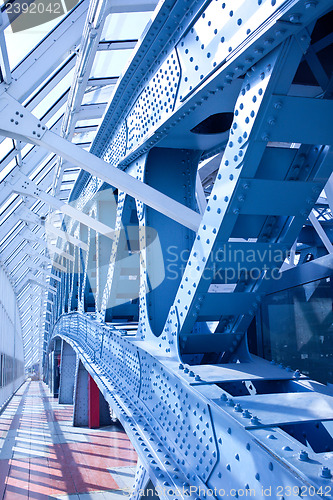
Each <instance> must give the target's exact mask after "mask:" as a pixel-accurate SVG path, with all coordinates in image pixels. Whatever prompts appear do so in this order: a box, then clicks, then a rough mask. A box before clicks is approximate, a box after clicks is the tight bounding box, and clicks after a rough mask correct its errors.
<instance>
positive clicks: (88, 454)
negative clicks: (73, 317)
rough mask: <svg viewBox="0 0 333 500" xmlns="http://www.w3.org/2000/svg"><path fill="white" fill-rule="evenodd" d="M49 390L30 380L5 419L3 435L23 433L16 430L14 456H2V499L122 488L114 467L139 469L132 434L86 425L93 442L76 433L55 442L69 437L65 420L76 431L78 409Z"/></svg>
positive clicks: (1, 424)
mask: <svg viewBox="0 0 333 500" xmlns="http://www.w3.org/2000/svg"><path fill="white" fill-rule="evenodd" d="M47 394H48V389H47V387H46V386H45V385H44V384H42V383H39V382H32V383H30V384H26V385H25V386H24V387H23V389H22V391H20V393H19V394H17V395H16V396H15V397H14V399H13V400H12V403H11V404H12V406H11V409H10V412H9V413H8V412H7V414H6V418H5V416H4V415H3V416H1V417H0V435H1V436H2V437H5V436H6V434H7V432H8V430H11V431H17V432H16V433H15V432H12V433H11V434H12V435H14V437H15V434H16V438H17V441H16V442H14V441H13V440H12V441H11V443H13V444H15V447H16V451H15V455H14V458H11V459H8V460H5V459H3V460H1V459H0V498H3V499H5V500H15V499H20V500H23V499H26V500H28V499H31V500H32V499H34V500H46V499H48V498H49V495H54V496H56V495H64V494H67V495H70V494H73V493H85V492H93V491H101V490H110V489H119V487H118V485H117V483H116V482H115V480H114V479H113V477H112V475H111V473H110V472H109V471H108V469H109V468H112V467H122V466H125V467H128V466H132V467H133V466H135V464H136V461H137V455H136V452H135V450H134V448H133V447H132V445H131V443H130V441H129V439H128V437H127V436H126V434H125V433H124V432H123V431H121V430H120V429H119V430H112V429H101V430H94V431H88V432H87V429H84V430H82V432H83V433H84V435H85V438H87V439H88V441H89V442H82V438H81V436H80V434H81V433H80V432H78V433H77V432H73V433H72V434H71V436H70V442H62V443H61V444H55V443H53V439H52V438H55V437H56V438H57V439H58V438H60V441H61V440H63V439H64V437H63V436H62V432H63V431H62V429H63V427H62V426H63V425H64V424H65V429H66V433H68V432H70V428H71V427H70V425H67V423H68V424H70V423H71V422H72V417H73V407H72V405H63V406H62V405H61V406H59V405H58V404H57V401H56V400H55V399H54V398H53V397H51V396H48V395H47ZM7 409H8V408H7ZM15 411H16V413H15V415H14V412H15ZM57 423H58V424H59V425H57ZM66 435H67V434H66ZM13 451H14V450H13ZM21 454H22V457H21V456H20V455H21ZM34 454H36V455H38V454H40V456H34Z"/></svg>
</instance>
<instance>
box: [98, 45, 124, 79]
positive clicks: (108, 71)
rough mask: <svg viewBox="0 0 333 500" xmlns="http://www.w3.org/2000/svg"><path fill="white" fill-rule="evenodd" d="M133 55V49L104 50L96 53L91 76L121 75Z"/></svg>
mask: <svg viewBox="0 0 333 500" xmlns="http://www.w3.org/2000/svg"><path fill="white" fill-rule="evenodd" d="M131 55H132V50H117V51H114V52H112V51H111V53H110V52H109V51H102V52H98V53H97V54H96V57H95V60H94V64H93V67H92V70H91V78H100V77H103V76H110V75H111V76H119V75H120V74H121V73H122V71H123V69H124V68H125V66H126V64H127V61H128V60H129V58H130V57H131Z"/></svg>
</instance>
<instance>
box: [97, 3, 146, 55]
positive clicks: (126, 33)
mask: <svg viewBox="0 0 333 500" xmlns="http://www.w3.org/2000/svg"><path fill="white" fill-rule="evenodd" d="M150 17H151V12H130V13H129V12H126V13H120V14H111V15H109V16H108V18H107V19H106V21H105V24H104V28H103V31H102V36H101V40H133V39H137V38H139V37H140V36H141V34H142V32H143V30H144V29H145V27H146V25H147V23H148V21H149V19H150ZM119 52H122V51H119Z"/></svg>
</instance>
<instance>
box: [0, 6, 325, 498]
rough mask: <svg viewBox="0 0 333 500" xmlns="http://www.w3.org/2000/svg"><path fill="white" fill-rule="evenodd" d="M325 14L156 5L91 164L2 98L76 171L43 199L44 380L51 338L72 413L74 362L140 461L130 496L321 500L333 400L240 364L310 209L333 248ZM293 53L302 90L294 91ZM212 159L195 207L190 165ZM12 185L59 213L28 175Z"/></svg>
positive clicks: (29, 131) (260, 365)
mask: <svg viewBox="0 0 333 500" xmlns="http://www.w3.org/2000/svg"><path fill="white" fill-rule="evenodd" d="M330 9H332V1H330V0H318V1H313V0H294V1H292V0H290V1H283V0H277V1H275V0H272V1H267V0H266V1H260V0H259V1H258V2H243V3H242V2H237V3H235V2H229V1H227V2H223V1H222V0H211V1H209V2H206V1H205V2H204V1H201V0H189V1H187V2H185V1H182V0H178V1H176V0H165V1H164V2H162V3H161V4H159V7H158V9H157V11H156V12H155V15H154V19H153V22H152V24H151V25H150V27H149V29H148V31H147V33H146V35H145V37H144V38H143V40H142V41H141V44H140V46H139V48H138V49H137V50H136V51H135V53H134V56H133V58H132V61H131V64H130V65H129V67H128V69H127V71H126V73H125V74H124V76H123V78H122V79H121V80H120V81H119V82H118V83H117V86H116V90H115V93H114V96H113V99H112V101H111V103H110V105H109V107H108V109H107V111H106V114H105V117H104V120H103V123H102V125H101V127H100V128H99V130H98V132H97V135H96V139H95V142H94V144H93V146H92V149H91V152H90V153H88V152H87V151H84V150H82V149H80V148H79V147H78V146H75V145H73V144H72V143H70V142H69V141H67V140H66V139H64V138H60V137H58V136H57V135H56V134H54V133H53V132H52V131H51V130H48V129H47V127H46V125H45V123H44V122H43V121H42V120H38V119H37V118H35V117H34V116H33V115H32V114H31V113H30V112H29V110H27V109H26V108H24V107H23V106H22V105H21V104H20V103H19V102H18V101H19V100H16V99H14V97H13V96H9V95H7V94H6V93H5V92H3V93H2V94H1V96H0V108H1V112H2V122H1V125H0V127H1V133H2V134H4V135H7V136H9V137H12V138H14V139H16V140H22V141H25V142H31V143H33V144H35V145H38V146H41V147H42V148H45V149H47V150H49V151H51V152H53V153H57V154H58V155H59V156H60V157H61V158H62V159H67V160H68V161H70V162H71V163H72V164H74V165H76V166H78V167H81V168H82V169H83V170H84V171H85V172H84V173H82V174H81V175H80V177H79V181H78V182H77V184H76V187H75V189H74V191H73V193H72V198H71V199H70V204H68V205H64V204H63V203H62V204H61V203H60V202H58V205H56V206H57V208H59V209H60V210H62V211H63V213H64V214H66V216H65V217H64V219H63V227H62V229H61V230H65V229H66V230H67V231H68V232H69V233H70V236H71V239H68V240H67V241H66V242H64V243H63V244H62V247H61V249H62V250H63V252H64V254H63V256H60V258H59V259H58V260H57V264H58V267H56V266H55V267H53V274H54V276H55V278H53V281H52V282H51V286H53V287H54V290H55V291H56V293H55V294H54V295H55V296H54V299H53V298H52V300H50V310H49V314H48V322H47V326H46V333H45V343H44V349H45V352H46V351H48V353H49V354H48V355H47V356H45V369H46V371H47V366H48V367H52V366H54V362H52V359H53V358H52V356H54V352H56V353H57V354H58V353H60V347H59V346H60V339H62V341H63V343H62V348H61V349H62V352H66V361H65V360H64V366H65V363H67V364H66V370H65V371H64V373H65V372H66V373H71V377H72V380H73V384H72V385H70V386H69V385H68V380H67V381H66V382H62V380H60V391H61V387H62V385H61V384H62V383H63V384H66V389H65V388H63V391H65V393H66V396H64V397H65V399H66V401H68V397H69V396H70V394H69V396H68V391H69V392H70V391H71V390H72V389H71V387H74V393H73V397H74V401H75V410H74V413H75V418H76V419H77V420H76V421H81V420H80V415H79V414H80V412H81V411H82V412H86V411H87V410H86V408H84V409H83V404H82V397H83V396H82V394H83V395H85V394H86V393H85V391H84V390H83V389H82V387H83V386H84V384H86V380H87V377H86V374H85V372H84V370H86V371H88V372H89V374H90V375H91V376H92V377H93V379H94V380H95V382H96V383H97V385H98V387H99V389H100V392H101V394H103V396H104V398H105V400H106V401H107V402H108V403H109V404H110V406H111V407H112V409H113V411H114V412H115V413H116V414H117V416H118V418H119V419H120V420H121V422H122V423H123V425H124V427H125V429H126V431H127V432H128V434H129V436H130V438H131V440H132V442H133V444H134V446H135V447H136V449H137V451H138V454H139V458H140V463H139V467H138V476H137V485H141V486H142V487H145V486H147V484H148V481H149V480H150V481H152V483H153V484H154V486H155V487H157V488H158V490H159V496H160V497H161V498H170V497H174V498H183V497H187V496H188V497H193V498H205V497H207V496H214V497H216V498H226V497H228V496H235V497H239V496H245V495H247V491H248V492H253V491H254V492H255V494H254V495H255V496H257V497H259V498H263V497H265V496H272V497H273V498H285V497H287V496H292V497H295V498H296V497H297V498H298V497H299V496H303V497H304V498H310V497H312V496H317V497H320V496H323V495H324V496H333V490H332V476H331V472H330V469H332V468H333V457H332V451H333V446H332V443H333V436H332V429H331V427H330V425H331V424H332V420H333V399H332V391H331V390H330V389H329V388H327V387H326V386H323V385H321V384H318V383H316V382H314V381H311V380H308V378H307V377H305V376H304V375H302V374H301V373H299V371H298V370H291V369H290V368H285V367H282V366H276V365H275V363H274V362H272V363H269V362H267V361H264V360H262V359H260V358H257V357H255V356H253V355H250V353H249V351H248V347H247V340H246V333H247V329H248V327H249V325H250V323H251V321H252V319H253V317H254V315H255V312H256V310H257V308H258V306H259V304H260V301H261V297H262V295H263V294H264V291H265V284H266V282H267V280H274V279H279V270H280V268H281V266H282V264H283V263H284V262H285V260H286V257H287V256H288V252H289V251H290V249H292V254H293V255H294V254H295V248H296V247H295V241H296V239H297V237H298V235H299V233H300V231H301V229H302V227H303V225H304V223H305V222H306V220H307V219H308V218H310V220H311V222H312V223H313V224H314V226H315V227H316V230H317V231H318V233H319V234H321V238H322V240H323V242H324V245H325V247H326V248H327V250H328V251H330V252H331V243H330V241H329V239H328V238H327V236H326V235H324V234H323V229H322V228H321V227H319V226H318V225H317V223H316V220H315V219H314V215H313V212H312V210H313V207H314V206H315V204H316V201H317V199H318V197H319V196H320V194H321V192H322V190H323V189H324V187H325V185H326V183H327V181H328V180H329V178H330V176H331V174H332V160H331V153H330V146H331V144H332V140H333V132H332V127H331V116H332V112H333V101H332V100H331V90H330V89H331V80H330V79H329V78H328V77H327V78H324V77H323V72H322V71H321V70H318V61H317V59H316V54H315V51H314V47H313V46H312V43H311V33H312V30H313V28H314V26H315V23H316V22H317V21H318V20H319V19H320V18H321V17H322V16H324V15H326V14H327V12H329V11H330ZM304 58H305V59H306V60H307V61H308V62H309V65H310V67H312V68H313V71H314V73H315V76H316V75H317V76H316V78H317V80H318V89H317V90H318V93H317V94H315V97H314V94H313V93H312V94H311V95H309V89H308V88H307V87H306V88H300V87H302V86H300V85H297V84H296V83H295V75H296V74H297V71H298V69H299V67H300V64H301V63H302V61H303V60H304ZM312 124H313V125H312ZM295 145H297V147H296V146H295ZM218 153H221V163H220V165H219V168H218V171H217V174H216V177H215V180H213V181H212V183H213V187H212V189H211V192H210V195H209V199H208V202H207V204H206V200H205V199H203V198H204V195H203V193H202V191H200V188H201V185H199V186H198V188H197V189H196V185H198V172H197V171H198V165H199V162H200V161H201V160H203V159H209V158H210V157H213V156H214V155H216V154H218ZM211 173H212V172H210V174H211ZM199 181H200V180H199ZM330 185H331V183H330V184H328V185H327V187H326V191H327V193H329V194H328V198H329V197H331V196H330V194H331V188H330ZM110 186H112V189H109V190H107V189H106V188H107V187H110ZM6 187H7V188H8V189H9V190H12V191H13V192H16V193H20V194H21V195H24V196H25V197H27V198H28V199H29V198H31V197H32V198H37V199H38V198H41V199H42V200H43V201H44V202H45V203H48V204H50V205H51V206H52V204H55V203H56V201H55V199H54V197H52V196H51V195H50V194H49V193H44V192H43V191H42V189H41V187H40V186H38V185H36V184H35V183H34V182H33V181H31V180H30V179H27V178H26V177H24V175H19V176H16V177H15V178H13V179H12V180H11V181H10V182H9V183H8V185H7V186H6ZM198 200H200V203H198ZM330 202H331V199H330V200H329V203H330ZM198 205H199V206H198ZM79 212H80V214H81V215H78V213H79ZM106 226H107V227H106ZM107 228H112V229H114V234H113V238H112V241H110V238H105V236H106V233H107ZM131 228H132V229H131ZM133 228H136V232H135V231H133ZM149 228H151V229H153V230H154V231H155V232H156V234H157V238H155V240H154V238H152V239H153V240H154V241H155V245H153V244H152V241H151V240H150V239H149V238H150V236H149ZM134 240H135V241H134ZM78 241H80V242H83V243H84V244H85V245H86V247H84V246H83V247H82V244H81V246H80V245H78V244H77V242H78ZM157 241H158V242H159V245H156V242H157ZM124 242H125V247H126V245H127V246H128V248H127V255H126V249H125V251H124V248H123V245H124ZM75 243H76V244H75ZM132 244H133V246H132ZM9 253H10V252H9ZM66 256H67V257H66ZM68 256H70V257H71V258H72V260H71V259H70V258H68ZM126 257H128V259H129V260H128V259H127V258H126ZM160 257H162V262H163V263H164V265H165V266H164V271H163V272H164V276H163V277H162V278H161V279H159V277H158V276H157V271H156V266H155V264H156V262H161V261H159V260H158V259H159V258H160ZM105 262H106V264H105ZM103 263H104V264H105V265H104V266H103ZM59 266H63V267H66V269H67V272H64V271H62V270H61V269H59ZM57 278H58V279H57ZM27 279H30V280H31V279H37V278H33V277H32V278H31V275H30V274H27V276H26V277H23V280H27ZM59 279H60V280H61V282H60V283H59ZM54 290H53V291H54ZM24 297H25V298H24V300H29V294H28V295H27V294H25V295H24ZM28 303H29V304H30V302H28ZM31 307H33V303H31ZM73 311H76V312H73ZM87 313H93V314H94V316H93V318H92V317H91V314H87ZM105 320H107V321H108V322H110V321H112V320H113V322H114V323H113V325H112V326H107V325H106V324H105ZM212 325H213V326H212ZM69 346H70V347H71V349H72V351H71V350H70V348H69ZM52 350H53V352H52ZM73 352H74V353H75V355H74V354H73ZM74 363H75V367H74ZM74 368H75V369H74ZM49 377H50V381H51V385H52V370H51V369H50V372H49ZM63 387H65V385H64V386H63ZM82 418H83V417H82ZM327 422H329V424H327ZM304 435H305V436H304ZM311 443H312V444H311ZM307 445H309V446H308V447H307ZM304 447H307V451H305V450H304ZM222 490H223V491H224V492H223V491H222ZM138 491H139V490H138ZM138 491H137V492H136V493H135V492H134V493H133V495H132V497H133V498H139V497H140V495H139V493H138ZM232 491H234V492H235V494H232V493H231V492H232ZM269 491H270V493H267V492H269ZM211 492H213V493H212V495H211ZM265 492H266V493H265ZM289 492H291V493H289ZM251 494H252V493H251Z"/></svg>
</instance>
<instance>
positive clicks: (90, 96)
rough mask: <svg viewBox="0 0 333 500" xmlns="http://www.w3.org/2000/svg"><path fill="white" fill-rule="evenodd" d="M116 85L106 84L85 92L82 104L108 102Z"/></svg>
mask: <svg viewBox="0 0 333 500" xmlns="http://www.w3.org/2000/svg"><path fill="white" fill-rule="evenodd" d="M114 87H115V85H106V86H105V87H100V88H98V89H96V90H90V91H87V92H85V94H84V96H83V100H82V104H94V103H100V102H108V101H109V99H110V97H111V95H112V93H113V91H114Z"/></svg>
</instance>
